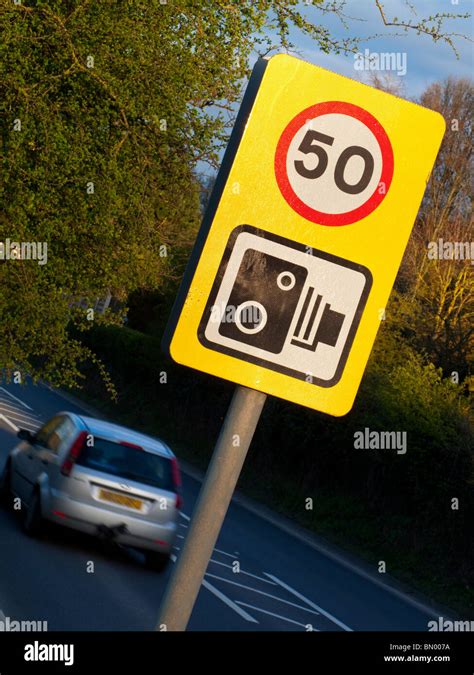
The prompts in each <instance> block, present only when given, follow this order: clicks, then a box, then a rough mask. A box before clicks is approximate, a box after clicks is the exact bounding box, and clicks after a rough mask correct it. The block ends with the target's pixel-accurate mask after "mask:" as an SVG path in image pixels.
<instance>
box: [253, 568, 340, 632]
mask: <svg viewBox="0 0 474 675" xmlns="http://www.w3.org/2000/svg"><path fill="white" fill-rule="evenodd" d="M264 574H265V576H267V577H269V578H270V579H272V580H273V581H274V582H275V583H277V584H278V585H279V586H281V587H282V588H285V589H286V590H287V591H288V592H289V593H292V594H293V595H295V596H296V597H297V598H299V599H300V600H303V602H306V603H308V605H309V606H310V607H313V609H317V610H318V612H321V614H323V615H324V616H325V617H326V618H327V619H329V620H330V621H332V622H333V623H335V624H336V625H337V626H339V627H340V628H342V629H343V630H347V631H349V632H352V628H349V626H346V624H345V623H342V621H339V619H336V617H335V616H333V615H332V614H330V613H329V612H326V610H325V609H323V608H322V607H320V606H319V605H317V604H316V603H315V602H312V601H311V600H308V598H306V597H305V596H304V595H302V594H301V593H299V592H298V591H295V589H294V588H291V586H288V584H285V583H284V582H283V581H281V579H278V577H275V576H274V575H273V574H268V573H267V572H264Z"/></svg>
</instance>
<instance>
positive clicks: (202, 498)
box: [156, 386, 267, 631]
mask: <svg viewBox="0 0 474 675" xmlns="http://www.w3.org/2000/svg"><path fill="white" fill-rule="evenodd" d="M266 398H267V396H266V394H262V392H260V391H255V390H253V389H247V388H246V387H241V386H237V388H236V390H235V392H234V396H233V397H232V401H231V404H230V407H229V410H228V411H227V415H226V418H225V420H224V424H223V426H222V429H221V433H220V435H219V438H218V440H217V443H216V447H215V449H214V453H213V455H212V457H211V461H210V464H209V468H208V470H207V473H206V477H205V479H204V482H203V484H202V487H201V491H200V493H199V496H198V499H197V502H196V506H195V508H194V511H193V515H192V518H191V521H190V523H189V529H188V533H187V536H186V539H185V542H184V547H183V549H182V551H181V554H180V556H179V559H178V561H177V563H176V565H175V568H174V570H173V574H172V576H171V579H170V581H169V582H168V586H167V589H166V592H165V595H164V598H163V601H162V603H161V607H160V613H159V617H158V623H157V625H156V630H158V631H160V630H167V631H183V630H186V626H187V625H188V621H189V618H190V616H191V612H192V610H193V607H194V603H195V602H196V598H197V595H198V593H199V589H200V587H201V583H202V580H203V578H204V574H205V572H206V569H207V565H208V563H209V559H210V557H211V555H212V551H213V550H214V546H215V543H216V541H217V537H218V536H219V532H220V530H221V527H222V523H223V522H224V518H225V514H226V513H227V509H228V507H229V504H230V501H231V499H232V495H233V493H234V490H235V486H236V484H237V481H238V479H239V476H240V472H241V470H242V466H243V464H244V460H245V457H246V455H247V451H248V449H249V446H250V443H251V441H252V437H253V435H254V432H255V428H256V426H257V423H258V420H259V418H260V414H261V412H262V408H263V406H264V404H265V400H266Z"/></svg>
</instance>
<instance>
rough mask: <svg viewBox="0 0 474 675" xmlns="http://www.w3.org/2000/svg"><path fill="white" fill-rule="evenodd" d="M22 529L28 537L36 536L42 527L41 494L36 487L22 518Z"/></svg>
mask: <svg viewBox="0 0 474 675" xmlns="http://www.w3.org/2000/svg"><path fill="white" fill-rule="evenodd" d="M23 529H24V531H25V532H26V534H28V535H29V536H30V537H37V536H39V535H40V534H41V531H42V529H43V518H42V516H41V496H40V491H39V490H38V489H36V490H35V491H34V492H33V496H32V497H31V502H30V505H29V507H28V510H27V512H26V514H25V517H24V520H23Z"/></svg>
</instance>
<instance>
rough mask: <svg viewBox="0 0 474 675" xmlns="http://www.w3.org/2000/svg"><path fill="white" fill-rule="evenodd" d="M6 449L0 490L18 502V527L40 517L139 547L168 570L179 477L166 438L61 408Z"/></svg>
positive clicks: (32, 526) (34, 527)
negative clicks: (20, 506) (145, 433)
mask: <svg viewBox="0 0 474 675" xmlns="http://www.w3.org/2000/svg"><path fill="white" fill-rule="evenodd" d="M18 437H19V438H20V439H21V440H22V442H21V443H19V445H17V446H16V447H15V448H14V449H13V450H12V451H11V452H10V454H9V456H8V459H7V462H6V464H5V468H4V470H3V474H2V476H1V478H0V494H1V496H2V498H3V501H4V502H9V503H10V504H11V499H12V497H19V498H20V499H21V504H22V511H23V512H24V518H23V524H24V529H25V530H26V532H27V533H28V534H31V535H34V534H38V533H39V531H40V529H41V526H42V524H43V523H44V520H49V521H53V522H55V523H58V524H60V525H64V526H65V527H70V528H73V529H75V530H81V531H82V532H86V533H89V534H92V535H97V536H101V537H104V538H106V539H110V540H111V541H114V542H116V543H118V544H124V545H127V546H132V547H135V548H139V549H142V550H143V551H144V552H145V556H146V561H147V564H148V565H149V566H150V567H152V568H154V569H157V570H159V571H161V570H163V569H164V568H165V567H166V564H167V562H168V560H169V556H170V553H171V549H172V547H173V543H174V541H175V537H176V531H177V528H178V518H179V509H180V507H181V479H180V472H179V467H178V462H177V460H176V457H175V456H174V454H173V453H172V452H171V450H170V449H169V448H168V446H167V445H165V443H163V442H162V441H158V440H156V439H153V438H150V437H149V436H145V435H143V434H140V433H137V432H135V431H131V430H130V429H126V428H125V427H122V426H118V425H117V424H111V423H109V422H103V421H102V420H98V419H93V418H91V417H83V416H79V415H76V414H73V413H70V412H62V413H59V414H58V415H55V416H54V417H53V418H52V419H51V420H49V421H48V422H46V424H45V425H44V426H43V427H42V428H41V429H40V430H39V431H38V432H37V433H36V434H31V433H30V432H29V431H26V430H24V429H22V430H20V431H19V432H18Z"/></svg>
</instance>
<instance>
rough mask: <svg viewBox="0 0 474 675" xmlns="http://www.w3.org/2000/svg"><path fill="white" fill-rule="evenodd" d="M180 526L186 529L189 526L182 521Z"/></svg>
mask: <svg viewBox="0 0 474 675" xmlns="http://www.w3.org/2000/svg"><path fill="white" fill-rule="evenodd" d="M179 526H180V527H184V528H186V530H187V529H188V526H187V525H184V524H183V523H180V524H179Z"/></svg>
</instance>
